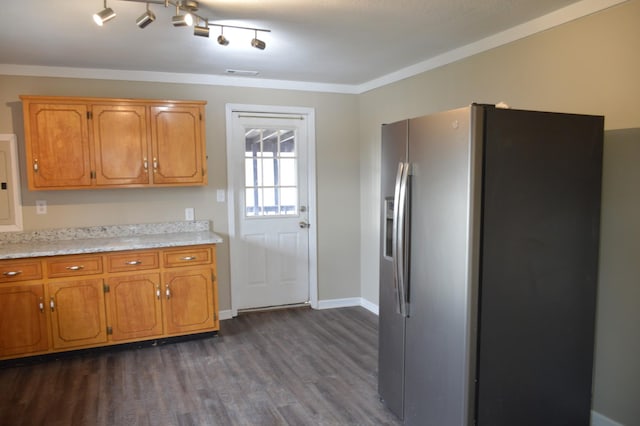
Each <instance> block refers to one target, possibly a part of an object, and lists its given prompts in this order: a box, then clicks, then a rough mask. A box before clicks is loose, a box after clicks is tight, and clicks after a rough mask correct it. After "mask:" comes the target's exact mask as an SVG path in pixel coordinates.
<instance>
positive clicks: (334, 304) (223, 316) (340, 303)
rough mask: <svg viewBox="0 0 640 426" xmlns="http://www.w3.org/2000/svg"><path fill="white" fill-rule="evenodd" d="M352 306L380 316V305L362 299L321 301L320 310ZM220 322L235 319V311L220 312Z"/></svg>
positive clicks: (319, 303) (319, 302)
mask: <svg viewBox="0 0 640 426" xmlns="http://www.w3.org/2000/svg"><path fill="white" fill-rule="evenodd" d="M351 306H361V307H363V308H365V309H366V310H368V311H370V312H372V313H374V314H376V315H378V305H376V304H375V303H372V302H369V301H368V300H367V299H363V298H362V297H350V298H347V299H329V300H319V301H318V309H335V308H348V307H351ZM219 314H220V320H228V319H231V318H233V311H232V310H231V309H229V310H225V311H220V312H219Z"/></svg>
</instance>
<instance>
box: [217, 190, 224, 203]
mask: <svg viewBox="0 0 640 426" xmlns="http://www.w3.org/2000/svg"><path fill="white" fill-rule="evenodd" d="M216 200H217V201H218V202H219V203H224V189H218V190H217V191H216Z"/></svg>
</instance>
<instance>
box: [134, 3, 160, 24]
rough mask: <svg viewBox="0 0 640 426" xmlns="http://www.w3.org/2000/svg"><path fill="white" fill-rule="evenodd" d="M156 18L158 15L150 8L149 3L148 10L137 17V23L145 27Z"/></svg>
mask: <svg viewBox="0 0 640 426" xmlns="http://www.w3.org/2000/svg"><path fill="white" fill-rule="evenodd" d="M155 20H156V15H155V13H153V12H152V11H151V10H149V4H148V3H147V11H146V12H144V13H143V14H142V15H140V16H139V17H138V19H136V25H137V26H138V27H140V28H145V27H146V26H147V25H149V24H150V23H152V22H153V21H155Z"/></svg>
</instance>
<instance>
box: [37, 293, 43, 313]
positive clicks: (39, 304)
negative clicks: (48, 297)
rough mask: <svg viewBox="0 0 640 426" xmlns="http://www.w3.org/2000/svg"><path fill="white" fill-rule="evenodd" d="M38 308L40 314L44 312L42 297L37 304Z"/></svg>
mask: <svg viewBox="0 0 640 426" xmlns="http://www.w3.org/2000/svg"><path fill="white" fill-rule="evenodd" d="M38 308H39V309H40V312H44V300H43V299H42V297H41V298H40V303H38Z"/></svg>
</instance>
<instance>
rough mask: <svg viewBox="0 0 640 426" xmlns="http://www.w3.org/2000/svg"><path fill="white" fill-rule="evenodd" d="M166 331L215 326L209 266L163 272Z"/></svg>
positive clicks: (196, 329) (183, 330) (193, 330)
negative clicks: (210, 301)
mask: <svg viewBox="0 0 640 426" xmlns="http://www.w3.org/2000/svg"><path fill="white" fill-rule="evenodd" d="M163 281H164V285H165V299H164V302H165V305H164V319H165V330H166V332H167V334H178V333H179V334H182V333H186V332H199V331H206V330H208V329H211V328H212V327H214V326H215V323H216V313H215V306H214V305H212V304H211V303H207V302H208V301H209V300H213V295H212V292H213V283H212V281H213V280H212V272H211V270H210V269H208V268H201V269H187V270H177V271H171V272H165V273H164V280H163Z"/></svg>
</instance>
